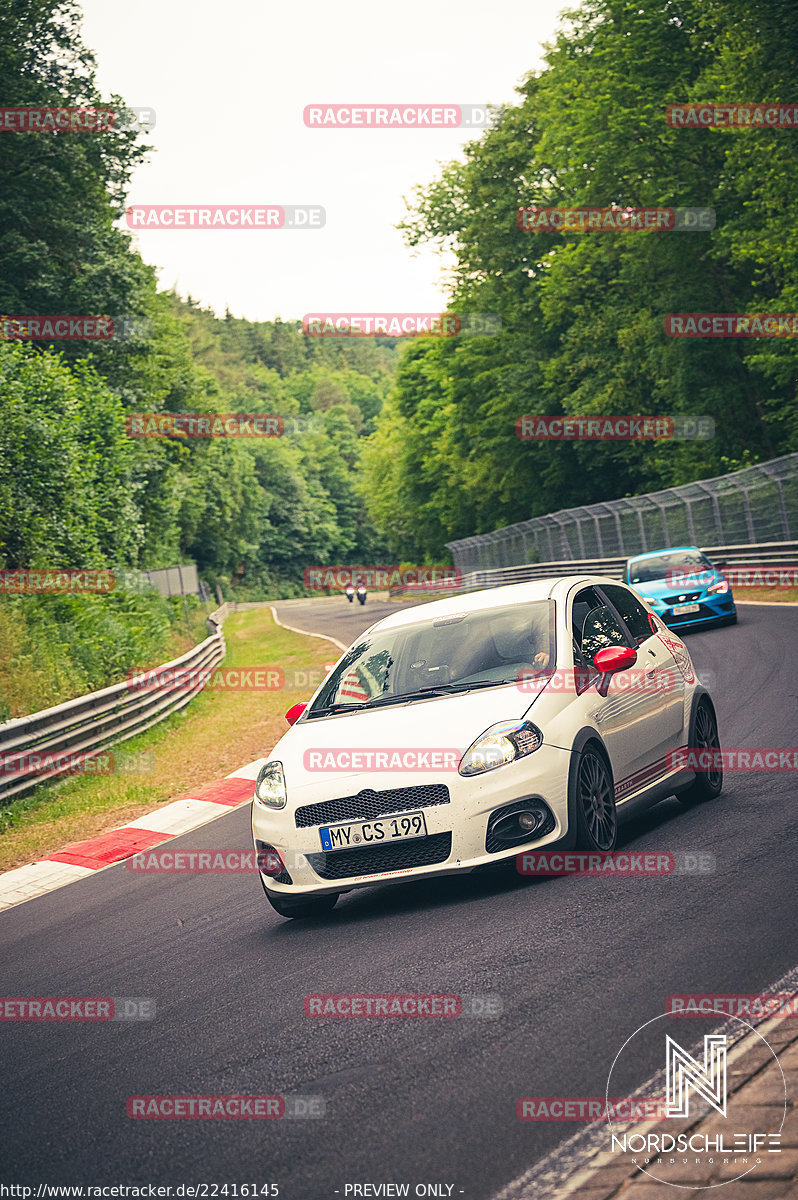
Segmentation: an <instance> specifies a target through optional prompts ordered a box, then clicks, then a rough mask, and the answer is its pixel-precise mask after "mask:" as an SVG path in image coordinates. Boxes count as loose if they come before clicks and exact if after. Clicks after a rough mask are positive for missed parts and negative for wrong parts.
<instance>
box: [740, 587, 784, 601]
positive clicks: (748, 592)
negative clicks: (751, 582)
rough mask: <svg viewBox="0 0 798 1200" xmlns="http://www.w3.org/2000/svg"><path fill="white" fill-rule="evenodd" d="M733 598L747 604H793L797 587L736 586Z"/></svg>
mask: <svg viewBox="0 0 798 1200" xmlns="http://www.w3.org/2000/svg"><path fill="white" fill-rule="evenodd" d="M734 599H735V601H740V602H743V603H746V602H747V603H748V604H765V603H766V604H779V603H781V604H795V603H796V602H798V587H778V588H767V587H750V588H737V590H736V591H735V593H734Z"/></svg>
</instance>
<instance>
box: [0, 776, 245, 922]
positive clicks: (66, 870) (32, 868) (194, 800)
mask: <svg viewBox="0 0 798 1200" xmlns="http://www.w3.org/2000/svg"><path fill="white" fill-rule="evenodd" d="M265 762H266V758H258V759H256V760H255V761H254V762H251V763H248V764H247V766H245V767H241V769H240V770H238V771H234V772H233V773H232V775H227V776H226V777H225V778H224V779H220V780H218V781H217V782H216V783H210V784H205V785H204V786H203V787H200V788H195V789H194V790H193V791H192V792H190V793H189V794H188V795H187V796H183V797H182V798H181V799H180V800H173V801H172V803H171V804H165V805H164V806H163V808H158V809H156V810H155V811H154V812H151V813H147V814H146V816H143V817H139V818H138V819H137V820H136V821H129V822H128V823H127V825H120V826H119V828H118V829H112V830H110V831H109V832H108V833H101V834H98V835H97V837H93V838H89V839H88V841H85V842H76V843H75V844H74V845H71V846H65V847H64V848H63V850H57V851H56V852H55V853H54V854H50V855H49V856H48V857H47V858H44V859H42V860H41V861H40V862H35V863H30V864H29V865H28V866H25V867H17V868H15V869H14V870H12V871H6V872H5V873H4V874H3V875H0V912H2V911H3V910H4V909H6V908H12V907H13V906H14V905H15V904H22V903H24V901H25V900H33V899H34V898H35V897H36V896H42V895H44V894H45V892H52V891H54V890H55V889H56V888H60V887H63V886H64V884H66V883H74V881H75V880H77V879H83V878H85V876H87V875H93V874H94V872H95V871H100V870H102V869H103V868H104V867H110V866H113V864H114V863H118V862H122V861H123V859H126V858H130V857H131V855H133V854H139V853H141V851H142V850H150V849H152V847H153V846H159V845H161V844H162V843H163V842H168V841H170V840H171V839H172V838H174V837H178V836H179V835H180V834H181V833H188V831H189V830H190V829H197V828H198V827H199V826H200V825H207V823H208V822H209V821H213V820H215V819H216V818H217V817H221V816H222V815H223V814H224V812H225V810H229V809H233V808H240V807H241V806H242V805H243V804H248V803H249V802H250V800H251V799H252V793H253V791H254V783H255V779H256V778H257V774H258V771H259V769H260V767H261V766H262V765H263V763H265Z"/></svg>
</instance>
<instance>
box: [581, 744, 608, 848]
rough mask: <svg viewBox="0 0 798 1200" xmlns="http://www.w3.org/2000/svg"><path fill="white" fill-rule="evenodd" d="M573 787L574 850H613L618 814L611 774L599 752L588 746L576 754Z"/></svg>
mask: <svg viewBox="0 0 798 1200" xmlns="http://www.w3.org/2000/svg"><path fill="white" fill-rule="evenodd" d="M575 788H576V796H575V800H576V847H577V849H578V850H614V849H615V844H616V842H617V840H618V814H617V812H616V809H615V789H614V786H613V782H612V774H611V772H610V769H609V767H608V765H607V762H606V759H605V758H604V756H603V754H601V753H600V751H599V750H598V749H596V747H594V746H592V745H588V746H586V747H585V749H584V750H583V751H582V753H581V754H580V755H579V762H578V763H577V766H576V776H575Z"/></svg>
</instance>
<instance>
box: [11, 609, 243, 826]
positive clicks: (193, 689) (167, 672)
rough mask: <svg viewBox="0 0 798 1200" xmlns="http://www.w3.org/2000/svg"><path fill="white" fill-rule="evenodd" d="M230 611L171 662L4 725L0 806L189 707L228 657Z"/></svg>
mask: <svg viewBox="0 0 798 1200" xmlns="http://www.w3.org/2000/svg"><path fill="white" fill-rule="evenodd" d="M232 607H233V606H232V605H230V604H223V605H222V607H221V608H218V609H216V611H215V612H213V613H211V615H210V616H209V617H208V620H207V625H208V629H209V631H210V636H209V637H207V638H206V639H205V641H204V642H200V644H199V645H198V646H194V647H193V648H192V649H191V650H189V651H187V652H186V653H185V654H182V655H181V656H180V657H179V658H175V659H172V661H171V662H168V663H164V664H163V665H162V666H160V667H154V668H152V670H150V671H144V672H142V673H141V674H139V675H136V676H135V677H134V678H132V679H126V680H124V681H123V682H122V683H114V684H112V685H111V686H110V687H107V688H103V689H102V690H101V691H99V692H91V693H90V694H89V695H87V696H79V697H78V698H77V699H76V700H67V701H66V702H65V703H64V704H57V705H55V707H53V708H45V709H43V710H42V711H41V712H38V713H33V714H32V715H31V716H28V717H17V718H15V719H14V720H11V721H6V722H5V723H3V724H2V725H0V804H2V803H3V802H4V801H6V800H8V799H10V798H12V797H16V796H20V795H22V794H23V793H24V792H27V791H29V790H30V789H32V788H34V787H37V786H38V785H39V784H41V783H44V782H46V781H47V780H50V779H53V778H55V777H57V776H59V775H65V774H69V773H74V772H75V768H76V767H79V766H80V764H81V763H84V762H85V760H86V759H90V758H92V757H93V756H94V755H96V754H97V753H98V752H100V751H103V750H107V749H108V748H109V747H110V746H113V745H116V744H117V743H118V742H122V741H125V740H126V739H127V738H131V737H134V736H135V735H136V734H138V733H143V732H144V730H145V729H149V728H150V727H151V726H152V725H155V724H157V723H158V722H159V721H163V720H164V719H165V718H166V717H169V716H171V715H172V713H174V712H177V711H178V710H179V709H181V708H184V707H185V706H186V705H187V704H188V703H189V701H190V700H192V699H193V697H194V696H196V695H197V693H198V692H200V691H202V689H203V687H204V686H205V684H206V683H207V681H208V678H209V675H210V673H211V671H212V670H213V668H214V667H216V666H217V665H218V664H219V663H220V662H222V660H223V659H224V656H225V642H224V634H223V633H222V623H223V621H224V619H225V617H226V616H227V615H228V613H229V612H230V610H231V608H232Z"/></svg>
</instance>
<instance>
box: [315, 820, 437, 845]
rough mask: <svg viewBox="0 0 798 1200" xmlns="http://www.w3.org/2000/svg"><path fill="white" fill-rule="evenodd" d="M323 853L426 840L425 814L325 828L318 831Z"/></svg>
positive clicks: (352, 822) (327, 826)
mask: <svg viewBox="0 0 798 1200" xmlns="http://www.w3.org/2000/svg"><path fill="white" fill-rule="evenodd" d="M319 835H320V836H321V848H322V850H326V851H328V852H329V851H331V850H352V849H354V848H357V849H362V848H363V846H379V845H385V843H386V842H407V841H410V839H411V838H420V837H426V836H427V823H426V821H425V820H424V814H423V812H410V813H399V814H398V815H397V816H395V817H379V818H378V819H377V820H375V821H349V822H347V824H346V825H323V826H322V827H321V829H320V830H319Z"/></svg>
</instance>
